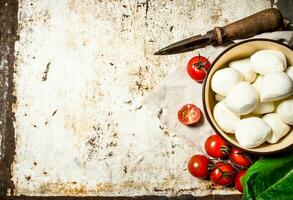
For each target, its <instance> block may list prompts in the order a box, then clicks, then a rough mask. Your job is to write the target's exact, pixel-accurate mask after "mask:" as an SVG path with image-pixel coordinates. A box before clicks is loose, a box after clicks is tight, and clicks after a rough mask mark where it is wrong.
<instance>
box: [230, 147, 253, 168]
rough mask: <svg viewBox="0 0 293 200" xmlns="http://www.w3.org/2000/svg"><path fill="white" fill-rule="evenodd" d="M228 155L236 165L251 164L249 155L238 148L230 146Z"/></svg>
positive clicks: (246, 165)
mask: <svg viewBox="0 0 293 200" xmlns="http://www.w3.org/2000/svg"><path fill="white" fill-rule="evenodd" d="M229 156H230V160H231V161H232V162H233V163H235V164H236V165H239V166H242V167H249V166H250V165H251V164H252V163H251V159H250V157H249V156H248V155H247V154H246V153H244V152H243V151H241V150H240V149H237V148H234V147H233V148H231V150H230V155H229Z"/></svg>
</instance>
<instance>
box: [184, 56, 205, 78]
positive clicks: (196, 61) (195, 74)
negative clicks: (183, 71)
mask: <svg viewBox="0 0 293 200" xmlns="http://www.w3.org/2000/svg"><path fill="white" fill-rule="evenodd" d="M210 67H211V64H210V62H209V61H208V59H207V58H206V57H204V56H201V55H198V56H195V57H193V58H191V59H190V60H189V62H188V64H187V73H188V74H189V76H190V77H191V78H192V79H193V80H195V81H197V82H198V83H202V82H203V80H204V79H205V77H206V75H207V71H208V70H209V69H210Z"/></svg>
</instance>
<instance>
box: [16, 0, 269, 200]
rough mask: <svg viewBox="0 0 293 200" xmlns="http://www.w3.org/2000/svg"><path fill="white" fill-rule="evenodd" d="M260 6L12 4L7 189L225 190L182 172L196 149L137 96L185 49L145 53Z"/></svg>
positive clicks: (42, 0)
mask: <svg viewBox="0 0 293 200" xmlns="http://www.w3.org/2000/svg"><path fill="white" fill-rule="evenodd" d="M147 6H148V10H147V11H146V8H147ZM269 6H270V3H269V1H266V0H261V1H245V2H244V1H240V0H237V1H232V0H225V1H219V0H217V1H204V0H198V1H185V2H184V1H180V0H174V1H167V0H163V1H149V3H148V5H147V4H146V2H144V1H130V0H129V1H93V0H89V1H77V0H76V1H74V0H50V1H49V0H39V1H37V0H31V1H28V0H25V1H20V2H19V27H20V29H19V35H20V40H19V43H18V44H17V45H16V50H17V53H16V56H17V63H16V75H15V84H16V96H17V104H16V105H15V108H14V111H15V113H16V122H15V134H16V145H17V146H16V157H15V162H14V164H13V181H14V184H15V186H16V191H15V193H16V194H17V195H20V194H25V195H106V196H117V195H129V196H134V195H179V194H184V193H188V194H193V195H205V194H211V193H212V194H223V193H235V191H233V190H232V189H231V188H216V187H214V186H211V184H210V182H208V181H199V180H197V179H194V178H192V177H191V176H190V175H189V174H188V172H187V170H186V163H187V161H188V159H189V157H190V156H191V155H192V154H194V153H195V152H197V150H196V149H197V148H195V147H194V146H192V145H190V144H189V143H188V142H187V141H185V140H182V139H180V138H178V137H176V135H177V134H180V133H172V132H168V133H165V134H164V132H165V131H166V130H161V128H160V125H161V124H160V123H161V122H160V120H159V119H158V118H157V116H153V115H152V113H150V112H149V111H148V110H146V109H145V108H144V107H141V100H142V97H143V96H144V95H145V94H146V93H148V92H149V91H150V90H151V89H152V88H153V87H154V86H155V85H157V84H158V83H159V82H160V81H161V80H162V79H163V78H164V77H165V76H166V75H167V74H168V72H169V71H170V70H172V69H175V68H176V67H178V66H183V67H184V66H185V64H186V62H187V61H188V59H189V58H190V57H191V56H192V55H193V53H188V54H181V55H173V56H167V57H164V56H161V57H159V56H153V53H154V52H155V51H156V50H158V49H159V48H161V47H164V46H165V45H167V44H169V43H171V42H174V41H177V40H180V39H182V38H184V37H187V36H191V35H194V34H198V33H204V32H206V31H207V30H209V29H211V28H212V27H214V26H215V25H224V24H226V23H228V22H232V21H234V20H235V19H239V18H241V17H244V16H247V15H249V14H252V13H255V12H257V11H259V10H261V9H264V8H267V7H269ZM171 27H172V28H171ZM48 64H49V71H48V73H47V80H46V81H43V80H42V78H43V76H44V71H45V70H46V66H47V65H48ZM170 101H171V99H170ZM174 120H176V117H175V116H174Z"/></svg>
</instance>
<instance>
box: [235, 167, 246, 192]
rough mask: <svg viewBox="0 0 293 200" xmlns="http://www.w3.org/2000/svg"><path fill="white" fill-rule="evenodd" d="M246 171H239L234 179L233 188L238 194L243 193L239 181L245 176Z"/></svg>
mask: <svg viewBox="0 0 293 200" xmlns="http://www.w3.org/2000/svg"><path fill="white" fill-rule="evenodd" d="M245 173H246V170H240V171H239V172H238V173H237V174H236V177H235V188H236V189H237V190H238V191H239V192H241V193H242V192H243V187H242V183H241V179H242V177H243V176H244V175H245Z"/></svg>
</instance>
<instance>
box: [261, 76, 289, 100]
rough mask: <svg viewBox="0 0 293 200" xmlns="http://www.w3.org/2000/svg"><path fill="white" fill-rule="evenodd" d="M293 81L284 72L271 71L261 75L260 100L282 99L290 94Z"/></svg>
mask: <svg viewBox="0 0 293 200" xmlns="http://www.w3.org/2000/svg"><path fill="white" fill-rule="evenodd" d="M292 91H293V82H292V80H291V79H290V77H289V76H288V75H287V74H286V73H284V72H272V73H269V74H267V75H265V76H264V77H263V80H262V83H261V91H260V100H261V102H271V101H276V100H280V99H283V98H285V97H287V96H289V95H291V94H292Z"/></svg>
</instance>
